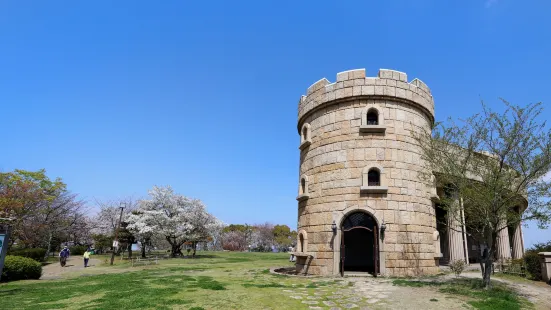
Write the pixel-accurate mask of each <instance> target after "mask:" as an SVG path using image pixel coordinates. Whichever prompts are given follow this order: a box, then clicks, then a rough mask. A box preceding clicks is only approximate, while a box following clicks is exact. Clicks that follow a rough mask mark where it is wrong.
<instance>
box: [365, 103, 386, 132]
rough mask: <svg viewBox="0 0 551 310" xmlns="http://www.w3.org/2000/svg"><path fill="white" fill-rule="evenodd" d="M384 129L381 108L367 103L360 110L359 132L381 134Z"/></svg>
mask: <svg viewBox="0 0 551 310" xmlns="http://www.w3.org/2000/svg"><path fill="white" fill-rule="evenodd" d="M385 131H386V127H385V119H384V114H383V110H382V108H381V107H380V106H378V105H376V104H369V105H368V106H367V107H365V108H364V109H363V111H362V121H361V124H360V132H368V133H378V134H382V133H385Z"/></svg>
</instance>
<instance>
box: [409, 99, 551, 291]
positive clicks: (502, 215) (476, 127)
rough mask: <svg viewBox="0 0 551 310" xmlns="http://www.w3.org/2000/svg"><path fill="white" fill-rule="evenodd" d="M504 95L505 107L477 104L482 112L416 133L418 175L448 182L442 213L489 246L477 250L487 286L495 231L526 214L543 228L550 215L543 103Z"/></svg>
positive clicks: (550, 157) (548, 138)
mask: <svg viewBox="0 0 551 310" xmlns="http://www.w3.org/2000/svg"><path fill="white" fill-rule="evenodd" d="M503 102H504V103H505V111H504V112H503V113H498V112H494V111H492V110H491V109H489V108H488V107H487V106H486V105H484V104H482V107H483V111H482V113H479V114H476V115H474V116H472V117H470V118H468V119H467V120H465V121H463V122H462V124H459V125H458V124H456V123H454V122H453V121H451V120H450V121H449V122H447V123H439V124H436V126H434V128H433V130H432V132H427V133H420V134H419V135H418V136H417V137H416V140H417V142H418V143H419V146H420V153H421V159H422V162H424V163H425V164H426V165H427V167H426V170H425V171H422V172H421V176H422V177H424V179H425V180H426V181H427V183H429V182H432V180H433V178H434V177H433V174H434V175H437V178H436V180H437V182H439V183H440V186H442V187H444V188H445V189H447V190H446V192H447V194H446V195H442V196H443V197H440V200H441V204H442V206H443V208H444V209H445V210H447V214H448V218H449V219H452V220H454V221H456V222H458V223H460V224H463V225H466V227H467V233H468V234H470V236H471V237H472V238H474V239H475V240H476V241H477V242H478V243H479V244H485V245H487V247H488V251H489V252H488V255H486V256H485V257H483V258H482V257H481V259H482V261H483V264H481V265H482V267H483V272H482V274H483V283H484V285H485V286H486V287H489V286H490V276H491V269H492V268H491V266H492V262H493V260H494V254H495V253H496V250H497V246H496V243H497V238H498V235H499V233H500V231H501V230H503V229H507V227H508V226H512V227H516V226H517V225H519V223H520V222H521V221H527V220H533V221H536V222H537V223H538V225H539V226H540V227H545V226H546V225H547V224H548V223H549V221H550V219H551V202H550V200H549V198H551V182H550V180H549V178H547V177H546V176H547V174H548V173H549V172H550V170H551V131H549V130H548V129H547V128H546V126H545V122H541V121H538V117H539V116H540V115H541V113H542V107H541V104H539V103H538V104H529V105H527V106H525V107H521V106H517V105H513V104H510V103H508V102H506V101H504V100H503ZM429 185H430V186H433V184H432V183H429ZM522 210H523V212H520V211H522ZM462 213H463V214H464V217H463V216H462ZM450 229H453V227H450Z"/></svg>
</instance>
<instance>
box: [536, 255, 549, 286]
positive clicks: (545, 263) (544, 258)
mask: <svg viewBox="0 0 551 310" xmlns="http://www.w3.org/2000/svg"><path fill="white" fill-rule="evenodd" d="M538 255H539V256H540V261H541V277H542V279H543V281H544V282H545V283H550V284H551V252H540V253H538Z"/></svg>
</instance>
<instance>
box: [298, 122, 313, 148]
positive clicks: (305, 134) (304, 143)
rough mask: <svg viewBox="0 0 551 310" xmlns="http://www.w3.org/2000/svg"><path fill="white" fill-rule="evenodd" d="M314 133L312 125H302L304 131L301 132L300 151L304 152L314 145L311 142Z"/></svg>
mask: <svg viewBox="0 0 551 310" xmlns="http://www.w3.org/2000/svg"><path fill="white" fill-rule="evenodd" d="M311 136H312V133H311V132H310V124H308V123H305V124H304V125H302V130H301V131H300V147H299V149H301V150H303V149H305V148H306V147H308V146H309V145H310V143H312V140H311Z"/></svg>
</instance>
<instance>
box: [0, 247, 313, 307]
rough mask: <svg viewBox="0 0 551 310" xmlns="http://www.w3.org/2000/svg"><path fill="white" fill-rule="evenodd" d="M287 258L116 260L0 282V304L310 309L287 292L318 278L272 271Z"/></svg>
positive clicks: (255, 255) (233, 255) (227, 256)
mask: <svg viewBox="0 0 551 310" xmlns="http://www.w3.org/2000/svg"><path fill="white" fill-rule="evenodd" d="M288 258H289V256H288V255H286V254H276V253H220V252H216V253H209V255H203V256H199V258H196V259H171V260H163V261H160V263H159V265H150V266H144V267H138V268H136V267H134V268H132V267H130V266H129V265H128V263H120V262H118V263H117V264H116V265H115V266H113V267H110V266H100V267H98V268H97V269H96V270H94V268H90V269H89V270H86V271H87V274H85V273H76V274H68V275H66V277H67V278H66V279H61V280H39V281H19V282H12V283H5V284H1V285H0V300H1V305H0V308H2V309H59V308H69V309H196V310H198V309H259V308H262V309H266V308H268V309H269V308H272V309H305V308H306V309H307V308H308V307H307V305H305V304H302V303H301V301H299V300H295V299H292V298H289V297H288V296H286V293H285V292H283V290H284V289H286V288H289V289H293V288H298V287H303V288H306V289H314V288H315V287H316V286H317V284H315V282H314V281H312V280H311V279H304V278H295V277H285V276H278V275H272V274H270V273H269V269H268V268H269V267H275V266H288V265H290V263H289V262H288ZM100 259H104V257H100ZM89 273H104V274H97V275H93V274H89ZM319 284H320V285H323V284H324V283H321V282H320V283H319ZM287 295H288V294H287Z"/></svg>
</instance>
